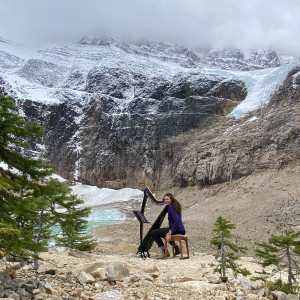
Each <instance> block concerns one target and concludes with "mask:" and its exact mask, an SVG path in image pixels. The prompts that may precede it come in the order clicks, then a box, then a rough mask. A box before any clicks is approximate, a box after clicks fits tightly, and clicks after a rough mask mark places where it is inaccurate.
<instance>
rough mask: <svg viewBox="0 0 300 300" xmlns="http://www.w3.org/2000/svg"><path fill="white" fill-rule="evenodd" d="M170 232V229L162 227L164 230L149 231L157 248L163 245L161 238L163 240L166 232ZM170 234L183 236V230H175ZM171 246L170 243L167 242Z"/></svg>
mask: <svg viewBox="0 0 300 300" xmlns="http://www.w3.org/2000/svg"><path fill="white" fill-rule="evenodd" d="M169 230H170V227H164V228H157V229H153V230H152V231H151V235H152V237H153V240H154V241H155V242H156V244H157V245H158V247H160V248H161V247H163V246H164V245H165V243H164V241H162V238H163V239H164V238H165V236H166V234H167V233H168V231H169ZM172 234H185V230H176V231H175V232H172ZM169 243H170V244H171V245H172V243H171V242H169Z"/></svg>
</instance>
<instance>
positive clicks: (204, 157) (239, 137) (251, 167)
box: [165, 67, 300, 185]
mask: <svg viewBox="0 0 300 300" xmlns="http://www.w3.org/2000/svg"><path fill="white" fill-rule="evenodd" d="M299 84H300V68H299V67H296V68H294V69H292V70H291V71H290V73H289V74H288V76H287V78H286V79H285V81H284V83H283V84H282V85H281V86H280V87H279V89H278V90H277V91H276V92H275V93H274V94H273V95H272V97H271V99H270V102H269V103H268V104H267V105H265V106H264V107H262V108H261V109H260V110H258V111H254V112H252V114H249V115H248V116H246V117H244V118H242V119H238V120H236V119H229V118H223V120H221V119H222V118H220V117H216V118H215V120H214V121H211V122H210V124H209V125H208V126H206V127H205V129H201V130H198V131H193V132H191V133H190V134H189V136H184V137H180V138H179V137H176V138H174V140H173V143H174V145H176V144H178V143H180V144H182V143H184V142H185V141H186V140H187V139H188V140H190V141H191V140H194V141H195V142H189V143H188V144H187V146H185V147H182V149H181V153H178V154H177V153H176V158H175V159H174V161H176V162H177V165H176V170H174V178H173V180H175V181H176V182H177V184H181V185H197V184H198V185H203V184H213V183H218V182H224V181H230V180H232V179H236V178H240V177H242V176H246V175H249V174H251V173H253V172H255V171H256V172H257V171H263V170H267V169H277V170H279V169H281V168H284V166H286V165H288V164H297V161H298V160H299V157H300V148H299V146H300V143H299V137H300V125H299V124H300V123H299V121H300V120H299V115H300V114H299V112H300V85H299ZM177 147H178V146H174V148H177ZM168 168H169V166H165V169H168Z"/></svg>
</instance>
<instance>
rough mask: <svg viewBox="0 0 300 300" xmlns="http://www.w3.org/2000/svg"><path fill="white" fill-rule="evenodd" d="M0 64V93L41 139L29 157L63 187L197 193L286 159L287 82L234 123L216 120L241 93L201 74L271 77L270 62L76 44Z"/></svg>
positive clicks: (273, 59)
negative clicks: (189, 189)
mask: <svg viewBox="0 0 300 300" xmlns="http://www.w3.org/2000/svg"><path fill="white" fill-rule="evenodd" d="M0 55H1V60H0V62H1V72H2V76H1V79H0V88H1V92H3V93H7V94H12V95H13V96H14V97H15V98H16V99H17V100H18V104H19V107H20V113H22V114H23V115H24V117H25V118H27V119H28V120H39V121H40V123H41V124H42V125H43V126H44V127H45V135H44V136H43V137H42V138H40V140H39V143H38V144H37V145H36V146H35V149H33V150H35V151H37V152H38V153H41V154H42V156H43V158H44V159H46V160H48V161H50V162H52V163H54V164H55V165H56V167H57V172H58V174H60V175H61V176H63V177H65V178H68V179H70V180H79V181H82V182H84V183H86V184H92V185H97V186H100V187H103V186H105V187H113V188H120V187H124V186H130V187H134V188H143V187H144V186H150V187H151V188H154V189H160V188H166V187H170V186H172V185H177V186H186V185H203V184H212V183H217V182H223V181H228V180H231V179H233V178H239V177H241V176H245V175H248V174H250V173H251V172H254V171H255V170H259V169H263V168H269V167H272V168H280V167H282V166H283V165H284V164H286V163H289V162H291V161H292V160H293V159H296V157H297V155H298V154H297V153H298V152H297V151H298V150H299V149H298V148H299V145H298V144H297V141H298V135H299V133H298V132H299V131H298V130H299V127H298V125H296V124H297V123H296V122H294V120H292V118H291V116H292V114H295V118H296V117H297V105H296V102H297V100H295V99H299V92H297V89H298V81H297V80H298V79H297V78H298V77H297V74H298V73H297V71H294V73H290V74H289V77H288V78H287V80H286V81H285V82H284V85H283V86H282V87H281V88H280V89H279V90H278V91H277V92H276V93H275V94H274V95H273V97H272V100H271V102H270V103H269V104H268V105H267V106H266V107H264V108H263V109H261V110H260V111H258V112H255V114H254V113H253V116H252V118H251V116H248V117H245V118H242V119H234V118H230V117H228V114H229V113H230V112H231V111H232V110H233V108H234V107H236V106H237V105H238V104H239V103H241V102H242V101H243V100H244V99H245V98H246V96H247V94H248V90H247V87H246V84H245V82H244V81H243V80H241V79H238V78H237V77H234V76H233V73H228V72H227V73H226V72H225V71H224V72H216V71H215V69H211V68H218V69H219V70H234V72H242V71H243V72H244V71H249V70H252V71H253V70H258V69H262V70H263V69H265V68H273V67H278V66H279V63H280V62H279V58H278V56H277V55H276V53H275V52H274V51H254V50H252V51H249V52H247V53H243V52H241V51H239V50H236V49H235V50H224V51H208V52H201V53H200V52H197V51H192V50H190V49H186V48H183V47H178V46H174V45H170V44H165V43H149V42H140V43H128V42H122V41H116V40H111V39H83V40H82V41H81V43H80V44H79V45H75V46H74V45H73V46H65V47H59V48H55V47H54V48H48V49H44V50H40V51H39V52H38V53H37V54H36V56H31V57H30V58H29V59H28V58H26V59H24V58H22V57H18V56H16V55H12V54H8V53H7V52H1V53H0ZM208 68H210V69H208ZM238 74H240V73H238ZM291 74H292V75H291ZM295 76H296V77H295ZM291 78H292V79H291ZM35 89H36V90H39V91H41V90H42V91H43V93H41V92H40V93H39V94H37V93H35V94H34V93H33V92H32V91H33V90H35ZM295 93H296V94H295ZM297 93H298V94H297ZM291 95H293V96H291ZM297 97H298V98H297ZM292 99H293V101H292ZM283 103H284V104H283ZM285 114H287V115H289V116H290V117H289V118H286V117H285ZM297 118H298V117H297ZM278 120H280V121H278ZM292 123H293V126H292ZM287 153H288V154H289V155H286V154H287Z"/></svg>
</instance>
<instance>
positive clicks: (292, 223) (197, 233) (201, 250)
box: [0, 165, 300, 300]
mask: <svg viewBox="0 0 300 300" xmlns="http://www.w3.org/2000/svg"><path fill="white" fill-rule="evenodd" d="M299 175H300V167H299V166H296V165H295V166H289V167H288V168H285V169H282V170H279V171H269V172H264V173H256V174H253V175H251V176H248V177H244V178H241V179H239V180H234V181H232V182H229V183H224V184H219V185H215V186H210V187H205V188H195V187H189V188H185V189H173V190H170V192H172V193H174V195H175V196H176V197H177V198H178V199H179V200H180V201H181V203H182V205H183V220H184V223H185V226H186V230H187V235H188V238H189V248H190V258H189V259H184V260H180V259H179V257H175V258H173V257H171V258H168V259H167V260H159V259H157V255H158V254H159V249H158V248H157V247H156V246H155V245H153V247H152V248H151V249H150V255H151V257H150V258H146V259H142V258H141V257H140V255H139V254H137V248H138V245H139V223H138V221H137V220H135V219H133V220H131V221H128V222H126V223H123V224H118V225H110V226H102V227H98V228H95V229H94V230H93V233H94V235H95V237H96V238H97V239H98V241H99V243H98V246H97V248H96V249H95V250H94V251H93V253H81V252H78V251H74V250H71V249H64V248H58V249H57V248H51V249H49V251H48V252H46V253H42V254H41V258H42V260H40V261H38V262H36V263H35V264H33V263H32V262H30V263H29V264H25V265H24V266H22V267H21V265H20V264H19V263H9V262H6V261H5V260H3V259H2V260H1V261H0V267H1V268H2V270H3V272H0V299H1V297H3V298H4V297H5V299H6V300H7V299H9V298H10V299H35V300H38V299H65V300H71V299H84V300H97V299H101V300H106V299H117V300H118V299H126V300H134V299H146V300H162V299H164V300H179V299H186V300H193V299H197V300H204V299H208V300H229V299H235V300H243V299H247V300H250V299H272V300H275V299H288V300H299V296H297V295H285V294H283V293H280V292H270V291H269V290H268V289H267V288H265V287H264V286H263V284H262V283H261V282H257V281H252V279H251V277H243V276H241V275H239V276H238V277H237V279H235V278H234V277H233V275H232V274H231V273H229V281H228V282H227V283H222V282H220V278H219V275H218V274H215V273H214V272H213V268H212V266H211V263H212V262H214V257H213V255H212V254H213V253H214V249H213V248H211V246H210V245H209V240H210V239H211V237H212V228H213V223H214V221H215V220H216V218H217V217H218V216H220V215H221V216H223V217H224V218H227V219H228V220H230V221H231V222H232V223H234V224H236V226H237V228H236V230H235V231H234V232H233V234H234V236H235V237H236V242H237V243H240V244H242V245H246V246H248V247H249V250H248V252H247V253H246V254H245V255H244V257H242V258H241V259H240V261H239V262H240V263H241V265H242V266H243V267H246V268H247V269H249V270H250V271H251V272H252V274H255V272H256V271H258V270H260V268H261V267H260V265H259V264H258V260H257V258H255V257H254V256H253V249H254V248H255V244H254V243H255V242H256V241H265V240H267V238H268V237H269V236H270V235H271V234H278V233H280V232H281V231H282V230H283V229H284V228H287V227H288V228H293V229H299V219H300V205H299V198H300V197H299V195H300V186H299V183H298V182H299ZM165 192H166V191H160V192H156V194H155V195H156V198H157V199H162V196H163V194H164V193H165ZM149 201H150V200H149ZM147 208H148V211H147V213H146V217H147V219H148V220H149V221H150V222H152V221H153V220H155V219H156V217H157V215H158V214H159V212H160V211H161V209H162V207H161V206H156V205H154V204H151V203H147ZM148 226H151V223H150V224H149V225H148ZM147 229H148V228H145V232H144V234H145V233H146V232H147ZM183 249H184V253H186V252H185V247H183ZM170 250H171V249H170ZM8 270H10V271H8ZM8 274H9V275H10V276H9V275H8ZM11 277H12V278H14V279H11Z"/></svg>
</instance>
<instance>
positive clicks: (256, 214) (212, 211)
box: [93, 164, 300, 255]
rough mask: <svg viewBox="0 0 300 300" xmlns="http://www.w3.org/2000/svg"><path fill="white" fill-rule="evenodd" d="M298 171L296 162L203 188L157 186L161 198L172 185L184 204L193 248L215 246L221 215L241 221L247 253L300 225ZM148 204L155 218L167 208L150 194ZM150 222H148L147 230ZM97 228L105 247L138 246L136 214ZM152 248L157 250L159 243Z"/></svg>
mask: <svg viewBox="0 0 300 300" xmlns="http://www.w3.org/2000/svg"><path fill="white" fill-rule="evenodd" d="M299 176H300V165H299V164H294V165H290V166H288V167H285V168H283V169H281V170H278V171H265V172H260V173H255V174H252V175H249V176H245V177H243V178H240V179H237V180H232V181H231V182H226V183H220V184H215V185H212V186H208V187H204V188H200V189H199V188H195V187H189V188H173V189H168V190H166V191H160V192H157V193H156V198H157V199H161V198H162V197H163V194H164V193H165V192H169V191H170V192H172V193H173V194H174V195H175V196H176V198H177V199H178V200H180V201H181V203H182V204H183V220H184V223H185V225H186V228H187V234H188V236H189V245H190V249H191V253H193V252H204V253H212V252H213V249H212V248H211V247H210V245H209V240H210V239H211V237H212V228H213V223H214V222H215V220H216V218H217V217H218V216H220V215H221V216H222V217H224V218H227V219H228V220H230V221H231V222H232V223H234V224H236V230H235V231H234V235H235V236H236V237H237V240H238V241H239V243H241V244H242V245H245V246H248V248H249V251H248V254H249V255H253V249H254V248H255V244H254V243H255V242H257V241H266V240H267V239H268V238H269V236H270V235H271V234H275V235H276V234H281V233H282V230H283V229H285V228H292V229H294V230H300V186H299ZM146 208H148V209H149V210H148V211H147V213H146V217H147V219H148V220H149V221H150V222H153V221H154V220H155V219H156V217H157V216H158V214H159V212H160V211H161V209H162V208H161V206H156V205H154V204H153V203H151V201H150V200H149V201H148V202H147V205H146ZM165 221H167V220H165ZM146 225H147V224H146ZM148 226H149V227H150V226H151V224H149V225H148ZM149 227H146V226H145V229H144V234H146V233H147V231H148V230H147V228H149ZM93 233H94V234H95V236H96V237H97V238H98V239H99V242H100V243H99V245H98V249H99V250H100V251H103V252H107V251H108V252H112V253H122V251H124V249H130V252H134V250H136V251H137V248H138V245H139V223H138V221H137V220H135V219H134V220H132V221H128V222H126V223H125V224H121V225H110V226H104V227H102V226H101V227H98V228H95V229H94V230H93ZM128 243H129V245H128ZM151 252H157V247H156V246H155V245H153V247H152V248H151V251H150V253H151Z"/></svg>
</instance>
